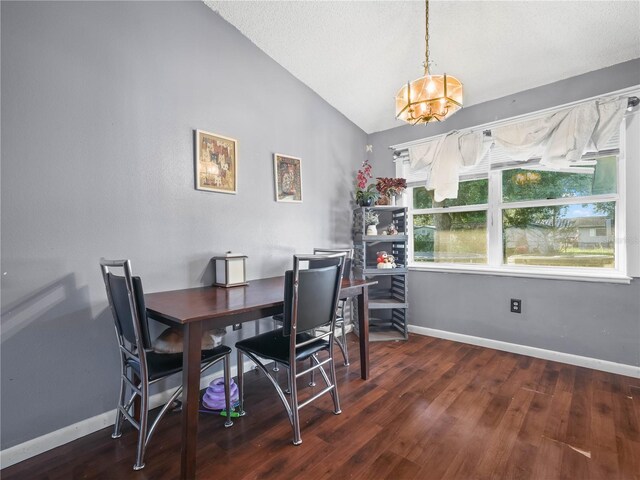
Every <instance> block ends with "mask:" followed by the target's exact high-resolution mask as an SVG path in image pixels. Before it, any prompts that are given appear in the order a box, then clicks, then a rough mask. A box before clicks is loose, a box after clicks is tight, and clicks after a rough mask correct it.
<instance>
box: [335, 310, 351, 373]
mask: <svg viewBox="0 0 640 480" xmlns="http://www.w3.org/2000/svg"><path fill="white" fill-rule="evenodd" d="M341 336H342V340H338V338H337V337H335V336H334V337H333V340H334V341H335V342H336V344H338V347H339V348H340V351H341V352H342V357H343V358H344V364H345V365H349V353H348V352H347V333H346V329H345V326H344V320H343V321H342V335H341Z"/></svg>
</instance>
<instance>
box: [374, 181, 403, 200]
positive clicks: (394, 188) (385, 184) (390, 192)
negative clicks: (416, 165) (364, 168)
mask: <svg viewBox="0 0 640 480" xmlns="http://www.w3.org/2000/svg"><path fill="white" fill-rule="evenodd" d="M376 180H377V181H376V190H377V191H378V192H379V193H380V195H382V196H383V197H386V198H387V199H389V201H388V202H385V203H384V204H385V205H388V204H391V205H395V204H396V195H400V194H401V193H402V192H404V190H405V188H407V181H406V180H405V179H404V178H390V177H377V178H376Z"/></svg>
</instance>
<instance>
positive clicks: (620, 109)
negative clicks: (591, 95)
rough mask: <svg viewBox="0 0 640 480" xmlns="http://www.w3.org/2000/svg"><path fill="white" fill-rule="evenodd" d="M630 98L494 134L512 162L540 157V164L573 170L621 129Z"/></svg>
mask: <svg viewBox="0 0 640 480" xmlns="http://www.w3.org/2000/svg"><path fill="white" fill-rule="evenodd" d="M626 108H627V99H626V98H622V99H620V98H606V99H602V100H595V101H592V102H587V103H583V104H581V105H576V106H575V107H571V108H567V109H564V110H560V111H559V112H556V113H553V114H551V115H548V116H545V117H541V118H536V119H533V120H528V121H525V122H519V123H515V124H513V125H506V126H504V127H500V128H496V129H494V130H492V131H491V136H492V137H493V139H494V140H495V142H496V144H498V145H500V146H501V147H502V148H503V149H504V150H505V151H506V152H507V154H508V155H509V156H510V158H511V159H512V160H516V161H526V160H529V159H530V158H533V157H540V164H541V165H547V166H550V167H556V168H567V167H570V166H571V164H572V163H573V162H577V161H579V160H580V159H581V158H582V155H583V154H584V153H585V152H586V151H587V150H588V149H591V150H596V151H597V149H598V145H603V144H606V143H607V141H608V140H609V139H610V138H611V136H612V135H613V134H614V133H615V132H616V129H617V128H618V127H619V126H620V122H621V121H622V118H623V116H624V112H625V110H626Z"/></svg>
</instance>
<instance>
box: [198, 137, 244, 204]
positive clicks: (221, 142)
mask: <svg viewBox="0 0 640 480" xmlns="http://www.w3.org/2000/svg"><path fill="white" fill-rule="evenodd" d="M195 143H196V148H195V150H196V155H195V163H196V165H195V167H196V168H195V170H196V171H195V177H196V190H206V191H208V192H221V193H236V192H237V186H238V142H237V141H236V140H234V139H233V138H228V137H223V136H222V135H218V134H215V133H209V132H204V131H202V130H196V140H195Z"/></svg>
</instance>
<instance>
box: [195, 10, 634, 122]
mask: <svg viewBox="0 0 640 480" xmlns="http://www.w3.org/2000/svg"><path fill="white" fill-rule="evenodd" d="M205 3H206V4H207V5H208V6H209V7H210V8H212V9H213V10H214V11H216V12H218V13H219V14H220V15H221V16H222V17H223V18H224V19H226V20H227V21H228V22H229V23H231V24H232V25H234V26H235V27H236V28H237V29H238V30H239V31H240V32H242V33H243V34H244V35H245V36H246V37H248V38H249V39H250V40H251V41H252V42H253V43H255V44H256V45H257V46H258V47H259V48H260V49H262V50H263V51H264V52H265V53H266V54H267V55H269V56H270V57H272V58H273V59H274V60H275V61H276V62H278V63H279V64H280V65H282V66H283V67H284V68H286V69H287V70H288V71H289V72H291V73H292V74H293V75H294V76H296V77H297V78H299V79H300V80H301V81H302V82H304V83H305V84H306V85H308V86H309V87H310V88H311V89H313V90H314V91H315V92H317V93H318V94H319V95H320V96H321V97H322V98H324V99H325V100H326V101H327V102H329V103H330V104H331V105H333V106H334V107H335V108H336V109H337V110H339V111H340V112H342V113H343V114H344V115H345V116H346V117H347V118H349V119H350V120H351V121H353V122H354V123H355V124H356V125H358V126H359V127H360V128H362V129H363V130H364V131H365V132H367V133H373V132H376V131H381V130H386V129H389V128H393V127H396V126H400V125H402V124H403V123H402V122H401V121H399V120H396V119H395V117H394V115H395V112H394V96H395V94H396V92H397V91H398V89H399V88H400V87H401V85H402V84H403V83H405V82H407V81H408V80H414V79H415V78H417V77H419V76H421V75H422V72H423V69H422V62H423V61H424V47H425V42H424V35H425V21H424V2H422V1H367V2H364V1H213V0H207V1H205ZM429 10H430V14H429V16H430V27H429V29H430V42H429V44H430V56H431V59H432V60H433V61H434V62H435V64H434V67H433V68H432V70H433V73H448V74H450V75H454V76H456V77H457V78H459V79H460V80H461V81H462V82H463V83H464V89H465V90H464V96H465V106H469V105H473V104H478V103H482V102H485V101H487V100H491V99H495V98H499V97H503V96H505V95H510V94H513V93H516V92H519V91H522V90H527V89H530V88H533V87H536V86H540V85H545V84H548V83H552V82H555V81H557V80H561V79H563V78H568V77H572V76H575V75H579V74H582V73H586V72H589V71H593V70H597V69H600V68H604V67H607V66H610V65H614V64H616V63H620V62H624V61H627V60H631V59H634V58H639V57H640V2H638V1H604V2H595V1H432V2H431V3H430V7H429ZM639 83H640V79H639Z"/></svg>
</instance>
